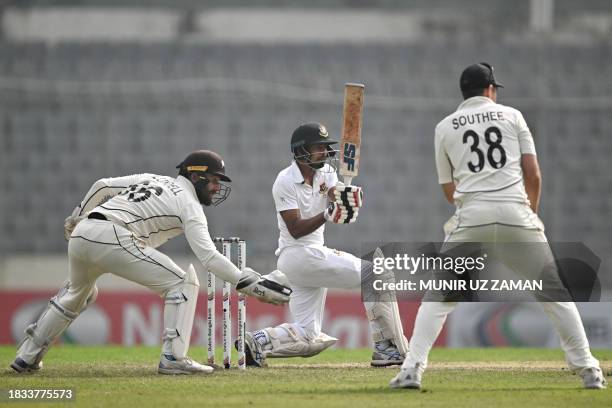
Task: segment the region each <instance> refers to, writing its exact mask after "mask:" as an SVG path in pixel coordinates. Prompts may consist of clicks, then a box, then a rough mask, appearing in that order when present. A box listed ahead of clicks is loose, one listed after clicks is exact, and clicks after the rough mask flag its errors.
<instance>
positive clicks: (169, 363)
mask: <svg viewBox="0 0 612 408" xmlns="http://www.w3.org/2000/svg"><path fill="white" fill-rule="evenodd" d="M213 371H214V368H212V367H211V366H207V365H204V364H200V363H196V362H195V361H193V360H192V359H190V358H188V357H185V358H181V359H176V358H174V356H172V355H170V354H162V356H161V359H160V360H159V367H158V368H157V372H158V373H159V374H167V375H179V374H210V373H212V372H213Z"/></svg>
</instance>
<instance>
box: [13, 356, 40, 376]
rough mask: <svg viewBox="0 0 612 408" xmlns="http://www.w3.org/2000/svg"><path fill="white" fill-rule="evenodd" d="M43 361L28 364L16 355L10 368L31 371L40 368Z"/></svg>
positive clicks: (24, 371)
mask: <svg viewBox="0 0 612 408" xmlns="http://www.w3.org/2000/svg"><path fill="white" fill-rule="evenodd" d="M42 366H43V363H42V361H39V362H37V363H34V364H28V363H26V362H25V361H23V359H21V358H20V357H17V358H16V359H15V361H13V362H12V363H11V368H12V369H13V370H15V371H17V372H18V373H31V372H32V371H38V370H40V369H41V368H42Z"/></svg>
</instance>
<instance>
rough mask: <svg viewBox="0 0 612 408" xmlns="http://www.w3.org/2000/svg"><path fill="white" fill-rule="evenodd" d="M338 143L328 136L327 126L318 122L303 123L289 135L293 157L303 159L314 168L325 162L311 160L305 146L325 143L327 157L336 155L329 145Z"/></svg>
mask: <svg viewBox="0 0 612 408" xmlns="http://www.w3.org/2000/svg"><path fill="white" fill-rule="evenodd" d="M336 143H338V142H337V141H336V140H332V139H330V138H329V133H328V131H327V128H326V127H325V126H323V125H322V124H320V123H317V122H311V123H304V124H302V125H300V126H298V127H297V128H296V129H295V130H294V131H293V134H292V135H291V151H292V152H293V158H294V159H296V160H300V161H304V162H306V163H307V164H309V165H310V166H311V167H313V168H315V169H320V168H321V167H323V165H324V164H325V161H320V162H312V161H311V160H310V153H309V152H308V150H307V149H306V147H307V146H313V145H325V147H326V148H327V157H328V158H332V157H334V156H335V155H336V150H334V149H333V148H332V147H331V145H333V144H336Z"/></svg>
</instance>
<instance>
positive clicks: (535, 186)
mask: <svg viewBox="0 0 612 408" xmlns="http://www.w3.org/2000/svg"><path fill="white" fill-rule="evenodd" d="M521 168H522V169H523V182H524V183H525V192H526V193H527V198H528V199H529V203H530V204H529V205H530V206H531V209H532V210H533V212H534V213H536V214H537V212H538V208H539V206H540V192H541V190H542V175H541V173H540V165H539V164H538V157H537V156H536V155H535V154H523V155H521Z"/></svg>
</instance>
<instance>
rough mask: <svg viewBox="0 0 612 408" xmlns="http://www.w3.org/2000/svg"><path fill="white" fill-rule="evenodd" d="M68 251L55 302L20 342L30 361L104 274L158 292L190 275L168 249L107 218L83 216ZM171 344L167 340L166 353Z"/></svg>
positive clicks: (71, 317) (66, 322)
mask: <svg viewBox="0 0 612 408" xmlns="http://www.w3.org/2000/svg"><path fill="white" fill-rule="evenodd" d="M68 256H69V266H70V273H69V284H68V285H67V286H66V287H64V288H62V289H61V290H60V291H59V293H58V294H57V295H56V296H55V297H54V298H53V299H52V303H53V307H52V306H49V307H48V308H47V309H46V311H45V312H44V313H43V314H42V315H41V317H40V318H39V320H38V321H37V322H36V325H35V326H36V327H35V329H34V330H35V331H34V332H33V334H32V335H30V336H27V337H26V338H24V341H23V342H22V343H21V345H20V347H19V350H18V357H20V358H22V359H23V360H24V361H25V362H27V363H28V364H32V363H33V362H34V361H37V360H38V361H39V360H40V359H41V358H42V357H43V356H44V354H45V353H46V350H48V346H49V345H50V344H51V343H52V342H53V340H54V339H55V338H56V337H57V336H59V335H60V334H61V333H62V332H63V331H64V330H65V329H66V328H67V327H68V326H69V325H70V323H72V321H73V320H74V319H75V318H77V317H78V315H79V314H80V313H81V312H82V311H83V309H84V308H85V306H86V302H87V299H88V297H89V296H91V295H92V294H94V293H97V288H96V287H95V285H96V280H97V279H98V277H99V276H100V275H102V274H104V273H112V274H114V275H117V276H121V277H122V278H125V279H128V280H130V281H132V282H136V283H139V284H141V285H143V286H146V287H147V288H149V289H152V290H153V291H155V292H156V293H157V294H159V295H160V296H165V294H166V293H167V292H168V291H169V290H170V289H173V288H176V287H179V286H180V285H182V284H183V282H184V280H185V277H186V275H187V273H186V272H185V271H183V270H182V269H181V268H179V267H178V266H177V265H176V264H175V263H174V262H173V261H172V260H171V259H170V258H168V257H167V256H166V255H164V254H162V253H161V252H158V251H157V250H155V249H153V248H150V247H147V246H145V245H143V244H142V243H141V242H139V241H137V240H136V238H135V237H134V235H133V234H132V233H131V232H130V231H129V230H127V229H125V228H123V227H121V226H118V225H116V224H113V223H111V222H109V221H103V220H95V219H85V220H83V221H81V222H80V223H79V224H78V225H77V227H76V228H75V229H74V231H73V233H72V237H71V238H70V241H69V243H68ZM56 310H59V312H56ZM171 344H172V343H171V342H169V341H168V342H167V341H164V350H166V351H167V352H168V353H171Z"/></svg>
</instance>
